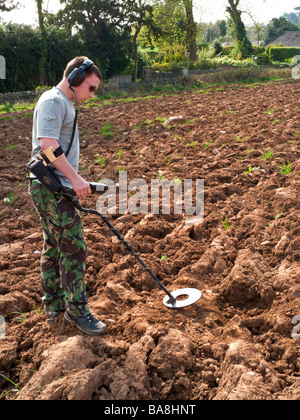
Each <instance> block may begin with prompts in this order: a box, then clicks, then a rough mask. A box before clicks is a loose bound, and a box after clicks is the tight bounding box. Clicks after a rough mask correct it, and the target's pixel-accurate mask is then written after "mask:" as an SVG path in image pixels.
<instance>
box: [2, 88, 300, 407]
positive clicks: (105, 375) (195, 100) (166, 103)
mask: <svg viewBox="0 0 300 420" xmlns="http://www.w3.org/2000/svg"><path fill="white" fill-rule="evenodd" d="M299 99H300V84H299V82H296V81H293V82H291V81H281V82H278V83H272V84H265V85H264V84H254V85H252V86H240V85H231V86H223V87H220V88H216V87H214V88H211V89H207V90H202V91H185V92H179V93H176V94H174V93H173V94H162V95H160V94H157V95H152V96H144V97H141V98H138V100H137V98H135V100H130V101H129V100H124V99H113V100H107V101H101V102H96V103H90V104H87V105H88V107H81V108H80V113H79V129H80V136H81V159H80V174H81V175H82V176H83V177H84V178H86V179H87V180H89V181H97V180H101V179H105V178H107V179H110V180H112V181H114V182H115V183H118V182H119V180H120V174H121V176H124V174H125V173H127V179H128V183H129V182H130V181H132V180H134V179H139V180H144V181H146V183H147V185H149V186H150V185H151V180H156V179H159V180H160V181H162V180H169V181H172V180H174V181H175V182H179V180H181V181H182V182H183V181H184V180H186V179H193V180H197V179H203V180H204V185H205V193H204V203H205V209H204V216H205V217H204V220H203V222H202V223H200V224H195V225H188V224H186V220H185V217H184V215H180V214H179V215H178V214H177V215H174V214H173V213H174V212H172V209H171V212H170V213H171V214H162V213H163V212H162V211H160V214H150V213H149V214H132V212H130V211H127V212H122V214H119V213H117V214H109V215H108V218H109V220H110V221H111V222H112V223H113V225H114V226H115V227H116V228H117V229H118V230H119V231H120V233H121V234H122V235H123V236H124V237H125V238H126V239H127V240H128V242H129V243H130V244H131V245H132V246H133V248H134V249H135V251H137V252H138V253H139V254H140V255H141V257H142V258H143V260H144V261H145V262H146V263H147V264H148V265H149V266H150V267H151V268H152V270H153V272H154V273H155V274H156V275H157V276H158V278H159V279H160V280H161V281H162V282H163V284H164V285H165V286H166V287H167V288H168V289H169V290H170V291H174V290H177V289H182V288H185V287H191V288H197V289H200V290H201V292H202V298H201V299H200V300H199V301H198V302H197V303H196V304H194V305H193V306H190V307H187V308H183V309H176V310H174V309H173V310H172V309H168V308H166V307H165V306H164V305H163V302H162V301H163V298H164V296H165V293H164V292H163V291H162V290H161V289H160V288H159V287H158V286H157V284H156V283H155V282H154V281H153V280H152V279H151V277H150V276H149V275H148V274H147V273H146V272H145V271H143V270H141V268H140V267H139V265H138V264H137V262H136V260H135V259H134V257H132V256H130V255H128V254H127V253H126V250H125V248H124V246H123V245H122V244H121V243H120V242H119V241H118V240H117V239H116V238H115V236H114V235H112V233H111V232H110V231H109V230H108V229H107V227H106V226H105V225H104V224H103V223H102V221H101V219H100V218H99V217H97V216H95V215H87V216H86V217H84V219H83V220H84V226H85V237H86V242H87V245H88V258H87V269H86V281H87V289H88V295H89V297H90V307H91V309H92V311H93V313H94V314H95V315H97V316H98V318H99V319H101V320H102V321H104V322H105V323H106V324H107V325H108V329H107V334H105V335H104V336H101V337H92V336H86V335H84V334H82V333H81V332H80V331H79V330H78V329H76V328H75V327H73V326H71V325H69V324H65V322H64V320H63V316H60V317H59V318H58V319H57V320H56V321H55V323H54V324H53V325H48V324H47V322H46V320H45V315H44V313H43V305H42V302H41V299H40V297H41V295H42V292H41V288H40V278H39V277H40V263H39V260H40V252H41V249H42V234H41V229H40V225H39V220H38V217H37V215H36V213H35V211H34V209H33V207H32V204H31V201H30V198H29V196H28V194H27V186H28V185H27V184H28V182H27V180H26V178H25V177H26V170H25V165H26V163H27V162H28V161H29V160H30V152H31V141H30V138H31V127H32V115H28V111H27V113H25V112H15V113H11V114H2V115H1V118H2V119H1V120H0V139H1V142H0V185H1V189H0V200H1V202H0V255H1V257H0V270H1V271H0V315H2V316H5V334H3V333H2V338H0V373H1V374H2V376H0V395H1V396H2V398H3V399H13V398H17V399H20V400H23V399H46V400H48V399H83V400H85V399H94V400H110V399H116V400H118V399H119V400H122V399H132V400H133V399H136V400H142V399H148V400H149V399H150V400H151V399H159V400H167V399H168V400H169V399H177V400H179V399H183V400H188V399H194V400H197V399H200V400H207V399H210V400H213V399H215V400H220V399H269V400H277V399H288V400H292V399H299V398H300V374H299V368H300V362H299V344H300V340H299V334H300V328H298V324H299V323H300V235H299V234H300V206H299V187H300V160H299V158H300V145H299V135H300V126H299V115H300V104H299ZM95 105H97V106H95ZM29 114H31V113H29ZM3 117H5V118H4V119H3ZM171 117H177V118H171ZM194 191H195V189H194ZM127 195H128V202H133V203H134V200H135V195H136V197H138V191H134V190H133V191H132V190H128V194H127ZM171 196H172V194H171ZM97 198H98V197H97V196H91V197H88V198H85V199H83V200H81V204H82V205H83V206H84V207H93V208H95V206H96V201H97ZM4 199H5V200H4ZM136 201H137V203H136V204H137V205H138V200H136ZM150 201H151V194H150V187H149V205H150ZM124 213H125V214H124ZM9 380H10V381H12V382H13V383H14V384H13V383H12V382H10V381H9Z"/></svg>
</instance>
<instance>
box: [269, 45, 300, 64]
mask: <svg viewBox="0 0 300 420" xmlns="http://www.w3.org/2000/svg"><path fill="white" fill-rule="evenodd" d="M295 55H300V48H294V47H271V48H270V49H269V57H270V59H271V60H273V61H280V62H283V61H285V60H287V59H289V58H292V57H294V56H295Z"/></svg>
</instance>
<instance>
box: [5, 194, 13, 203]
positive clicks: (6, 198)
mask: <svg viewBox="0 0 300 420" xmlns="http://www.w3.org/2000/svg"><path fill="white" fill-rule="evenodd" d="M14 198H15V194H14V193H10V194H8V196H7V197H4V198H3V201H4V204H11V203H12V201H13V200H14Z"/></svg>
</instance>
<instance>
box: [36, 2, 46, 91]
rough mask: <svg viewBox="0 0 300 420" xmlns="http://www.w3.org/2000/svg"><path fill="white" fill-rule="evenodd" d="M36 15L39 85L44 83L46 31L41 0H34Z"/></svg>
mask: <svg viewBox="0 0 300 420" xmlns="http://www.w3.org/2000/svg"><path fill="white" fill-rule="evenodd" d="M36 5H37V11H38V17H39V28H40V34H41V41H42V42H41V56H40V59H39V65H38V68H39V78H40V86H44V84H45V63H46V59H47V32H46V29H45V25H44V15H43V10H42V8H43V0H36Z"/></svg>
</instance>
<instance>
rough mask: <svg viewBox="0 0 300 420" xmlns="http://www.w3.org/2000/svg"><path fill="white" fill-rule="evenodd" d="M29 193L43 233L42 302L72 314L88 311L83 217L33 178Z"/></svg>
mask: <svg viewBox="0 0 300 420" xmlns="http://www.w3.org/2000/svg"><path fill="white" fill-rule="evenodd" d="M29 194H30V196H31V199H32V201H33V204H34V207H35V209H36V210H37V212H38V214H39V216H40V221H41V226H42V230H43V236H44V246H43V252H42V256H41V283H42V288H43V290H44V293H45V295H44V298H43V299H44V303H45V304H46V305H47V308H48V309H49V310H50V311H59V310H63V309H64V308H65V309H67V311H68V313H70V314H71V315H74V316H83V315H85V314H87V313H89V312H90V309H89V306H88V297H87V295H86V283H85V267H86V255H87V249H86V243H85V240H84V233H83V226H82V219H81V216H80V214H79V213H78V211H77V209H75V208H74V206H73V204H72V203H71V201H69V200H68V199H66V198H61V195H60V194H52V193H50V192H49V191H48V190H47V188H46V187H44V186H43V185H41V184H40V183H38V182H37V181H33V182H32V185H31V186H30V187H29Z"/></svg>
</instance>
